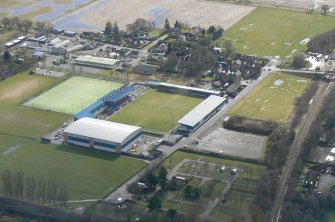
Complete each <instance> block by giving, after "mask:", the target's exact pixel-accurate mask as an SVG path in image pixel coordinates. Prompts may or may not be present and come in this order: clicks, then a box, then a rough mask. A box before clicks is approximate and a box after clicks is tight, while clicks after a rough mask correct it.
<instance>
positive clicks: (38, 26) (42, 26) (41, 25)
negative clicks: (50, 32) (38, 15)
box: [36, 21, 46, 32]
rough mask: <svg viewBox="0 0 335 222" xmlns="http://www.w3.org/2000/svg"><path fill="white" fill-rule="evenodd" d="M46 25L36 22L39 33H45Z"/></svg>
mask: <svg viewBox="0 0 335 222" xmlns="http://www.w3.org/2000/svg"><path fill="white" fill-rule="evenodd" d="M45 25H46V23H45V22H41V21H37V22H36V28H37V31H39V32H43V31H44V27H45Z"/></svg>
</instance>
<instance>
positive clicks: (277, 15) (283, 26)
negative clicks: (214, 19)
mask: <svg viewBox="0 0 335 222" xmlns="http://www.w3.org/2000/svg"><path fill="white" fill-rule="evenodd" d="M334 23H335V17H334V16H320V15H319V14H308V13H305V12H297V11H289V10H282V9H274V8H263V7H259V8H257V9H256V10H254V11H253V12H252V13H250V14H249V15H247V16H246V17H245V18H243V19H242V20H241V21H239V22H238V23H237V24H235V25H234V26H233V27H231V28H229V29H228V30H227V32H225V33H224V35H223V37H222V39H230V40H231V41H232V42H233V43H234V45H235V47H236V49H237V51H238V52H240V53H242V54H247V55H251V54H255V55H257V56H266V55H272V56H276V55H280V56H281V57H285V56H292V55H293V54H294V53H295V50H297V51H304V50H306V45H305V44H303V43H301V42H302V41H303V40H304V39H307V38H311V37H313V36H316V35H318V34H320V33H323V32H326V31H328V30H330V29H333V28H334ZM222 39H221V40H222Z"/></svg>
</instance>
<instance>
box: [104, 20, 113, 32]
mask: <svg viewBox="0 0 335 222" xmlns="http://www.w3.org/2000/svg"><path fill="white" fill-rule="evenodd" d="M112 29H113V28H112V23H111V22H110V21H108V22H106V26H105V34H106V35H109V34H111V33H112Z"/></svg>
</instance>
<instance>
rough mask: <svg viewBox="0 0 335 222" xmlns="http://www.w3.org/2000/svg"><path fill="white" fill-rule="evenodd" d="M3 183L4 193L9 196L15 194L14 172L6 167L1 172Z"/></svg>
mask: <svg viewBox="0 0 335 222" xmlns="http://www.w3.org/2000/svg"><path fill="white" fill-rule="evenodd" d="M1 180H2V185H3V189H4V193H5V195H6V196H8V197H12V195H13V177H12V172H11V171H10V170H9V169H5V170H3V171H2V174H1Z"/></svg>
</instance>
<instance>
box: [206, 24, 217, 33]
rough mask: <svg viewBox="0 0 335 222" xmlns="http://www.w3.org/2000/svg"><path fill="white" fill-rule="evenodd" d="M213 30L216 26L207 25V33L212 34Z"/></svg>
mask: <svg viewBox="0 0 335 222" xmlns="http://www.w3.org/2000/svg"><path fill="white" fill-rule="evenodd" d="M215 31H216V28H215V27H214V25H211V26H209V28H208V33H210V34H213V33H214V32H215Z"/></svg>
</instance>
